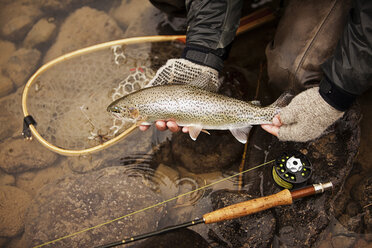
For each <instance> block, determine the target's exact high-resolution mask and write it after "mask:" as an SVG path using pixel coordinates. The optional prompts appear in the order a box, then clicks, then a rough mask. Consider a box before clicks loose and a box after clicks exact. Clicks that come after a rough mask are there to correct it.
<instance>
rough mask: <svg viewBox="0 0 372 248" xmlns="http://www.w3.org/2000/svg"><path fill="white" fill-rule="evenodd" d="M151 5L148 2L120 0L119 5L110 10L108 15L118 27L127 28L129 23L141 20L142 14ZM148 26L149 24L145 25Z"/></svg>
mask: <svg viewBox="0 0 372 248" xmlns="http://www.w3.org/2000/svg"><path fill="white" fill-rule="evenodd" d="M149 7H150V8H151V7H152V5H151V3H150V1H148V0H136V1H127V0H122V1H121V3H120V5H119V6H118V7H117V6H115V7H114V8H112V9H111V10H110V15H111V16H112V17H113V18H114V19H115V20H116V21H117V23H118V24H120V26H122V27H124V28H127V27H128V26H129V25H130V23H131V22H133V21H135V20H137V19H139V18H141V16H142V15H143V12H144V11H145V10H146V9H147V8H149ZM147 24H150V23H147Z"/></svg>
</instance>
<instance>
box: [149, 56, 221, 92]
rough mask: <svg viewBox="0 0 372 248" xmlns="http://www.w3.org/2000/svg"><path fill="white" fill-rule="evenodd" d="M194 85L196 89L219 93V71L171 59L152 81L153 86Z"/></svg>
mask: <svg viewBox="0 0 372 248" xmlns="http://www.w3.org/2000/svg"><path fill="white" fill-rule="evenodd" d="M171 83H176V84H192V85H194V86H196V87H199V88H202V89H205V90H209V91H213V92H217V90H218V88H219V87H220V86H221V83H220V81H219V80H218V71H217V70H215V69H213V68H211V67H208V66H203V65H198V64H195V63H193V62H191V61H189V60H187V59H170V60H168V61H167V63H166V64H165V65H163V66H162V67H161V68H160V69H159V70H158V71H157V72H156V75H155V77H154V78H153V79H152V80H151V81H150V85H151V86H155V85H163V84H171Z"/></svg>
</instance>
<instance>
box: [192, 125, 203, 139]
mask: <svg viewBox="0 0 372 248" xmlns="http://www.w3.org/2000/svg"><path fill="white" fill-rule="evenodd" d="M202 129H203V127H202V126H189V134H190V137H191V139H192V140H196V138H197V137H198V136H199V134H200V132H201V131H202Z"/></svg>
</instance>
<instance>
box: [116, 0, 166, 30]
mask: <svg viewBox="0 0 372 248" xmlns="http://www.w3.org/2000/svg"><path fill="white" fill-rule="evenodd" d="M141 2H142V3H141V4H140V5H142V6H143V7H141V11H132V12H131V14H127V15H123V14H122V15H123V16H127V17H124V18H123V17H119V15H120V13H119V12H117V11H115V12H114V14H115V16H116V18H118V20H119V21H120V22H121V23H123V24H125V23H128V27H127V29H126V30H125V34H124V37H136V36H143V35H157V34H158V31H157V26H158V24H159V23H160V22H161V21H162V20H163V19H164V18H165V14H164V13H162V12H161V11H159V10H158V9H156V8H155V7H154V6H152V5H151V4H150V1H146V0H141ZM124 4H127V3H124V1H123V5H122V6H123V7H124ZM135 5H137V1H135V2H133V4H132V5H131V8H137V7H136V6H135ZM125 13H127V12H125ZM128 17H129V18H128Z"/></svg>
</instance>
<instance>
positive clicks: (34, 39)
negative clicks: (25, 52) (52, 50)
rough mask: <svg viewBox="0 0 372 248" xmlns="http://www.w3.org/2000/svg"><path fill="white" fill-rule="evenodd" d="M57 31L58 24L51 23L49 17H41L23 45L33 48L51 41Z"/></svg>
mask: <svg viewBox="0 0 372 248" xmlns="http://www.w3.org/2000/svg"><path fill="white" fill-rule="evenodd" d="M55 32H56V25H55V24H54V23H50V22H48V21H47V19H45V18H43V19H40V20H39V21H38V22H37V23H36V24H35V25H34V26H33V27H32V29H31V30H30V32H28V34H27V36H26V38H25V40H24V42H23V45H24V47H26V48H32V47H35V46H38V45H40V44H42V43H45V42H47V41H49V40H50V39H51V38H52V37H53V35H54V34H55Z"/></svg>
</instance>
